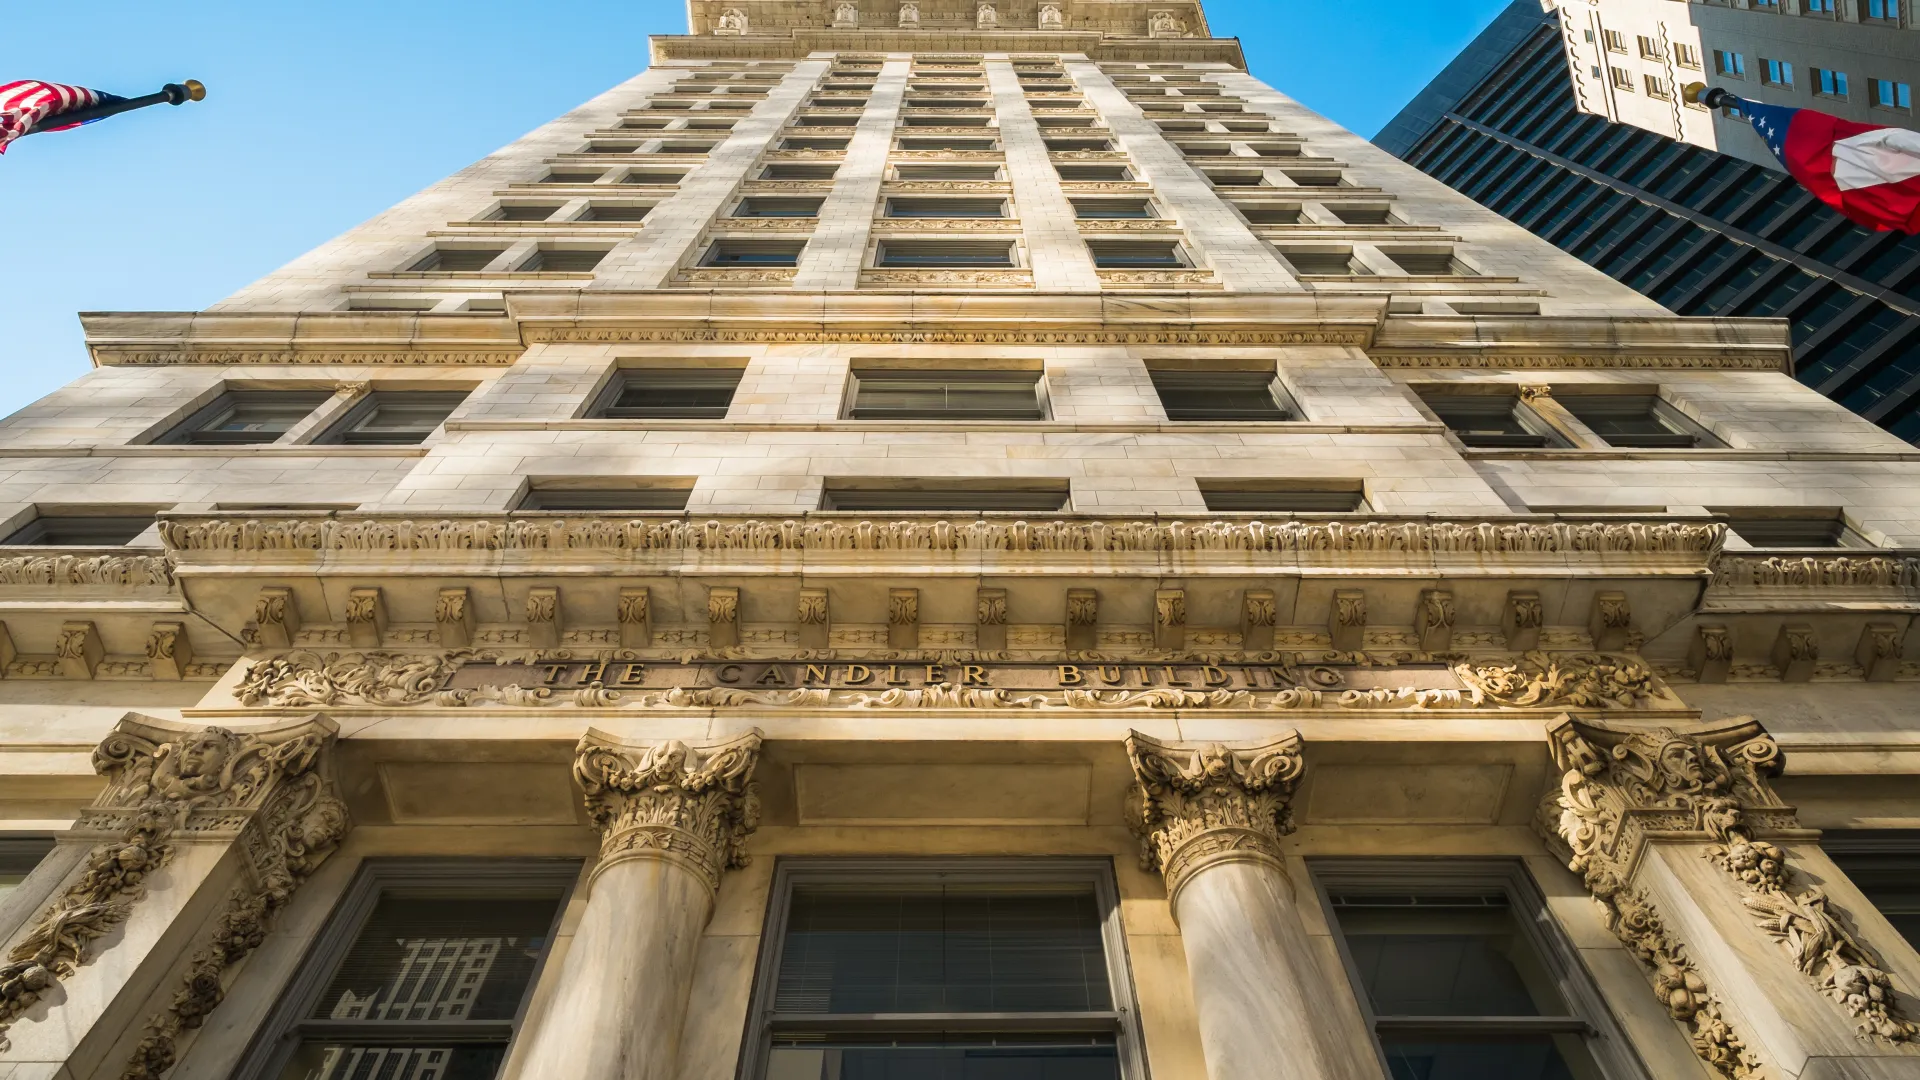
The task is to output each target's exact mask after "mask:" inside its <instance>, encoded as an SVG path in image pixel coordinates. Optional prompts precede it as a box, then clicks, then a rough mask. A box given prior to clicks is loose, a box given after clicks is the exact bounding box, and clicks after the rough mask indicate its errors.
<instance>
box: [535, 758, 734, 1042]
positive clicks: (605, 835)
mask: <svg viewBox="0 0 1920 1080" xmlns="http://www.w3.org/2000/svg"><path fill="white" fill-rule="evenodd" d="M759 752H760V736H759V735H758V734H757V733H755V734H749V735H745V736H742V737H740V738H738V739H734V740H732V741H730V742H726V743H720V744H717V745H713V746H702V747H690V746H687V745H686V744H684V743H679V742H665V743H635V742H626V741H623V740H620V739H617V738H615V737H613V736H609V735H605V734H603V733H601V732H597V731H589V732H588V733H587V735H586V737H585V738H583V739H582V740H581V742H580V748H579V754H578V756H577V757H576V759H575V763H574V775H575V777H576V779H578V780H579V781H580V785H581V787H582V788H583V789H584V790H585V791H586V795H587V809H588V812H589V813H590V814H591V815H592V817H593V820H594V823H595V825H597V826H598V827H599V828H600V830H601V833H602V842H601V849H600V862H599V864H598V865H597V866H596V867H595V868H594V871H593V874H592V875H591V878H590V881H589V884H588V889H589V892H588V895H587V903H586V909H585V911H584V912H583V913H582V915H581V921H580V926H579V928H578V930H576V931H575V933H574V939H573V944H572V946H571V947H570V948H569V949H568V950H567V955H566V958H565V960H564V961H563V962H562V965H561V970H560V973H559V976H558V984H557V987H556V989H555V992H554V996H553V1000H552V1001H551V1002H550V1003H549V1005H548V1007H547V1009H546V1010H545V1012H544V1013H543V1014H542V1016H541V1017H540V1018H539V1020H538V1022H537V1024H536V1025H535V1026H534V1029H533V1030H531V1031H529V1032H528V1033H527V1035H526V1036H525V1037H526V1038H527V1039H528V1040H529V1041H528V1044H527V1048H526V1051H525V1052H524V1053H523V1054H520V1055H517V1056H518V1057H519V1059H520V1060H522V1061H525V1062H527V1063H529V1068H531V1069H537V1071H538V1074H539V1075H541V1076H565V1077H568V1078H569V1080H672V1077H673V1076H674V1075H675V1070H676V1069H677V1067H678V1063H679V1048H680V1033H681V1028H682V1027H683V1025H684V1024H685V1022H686V1013H687V1001H688V999H689V997H690V996H691V994H692V990H693V967H694V957H695V953H696V951H697V949H698V947H699V943H700V935H701V933H702V932H703V931H704V930H705V929H706V925H707V920H708V919H710V918H711V917H712V915H713V902H714V897H715V895H716V894H717V892H718V890H719V887H720V876H721V874H722V873H723V872H724V871H725V870H726V869H727V868H729V867H732V866H737V865H740V864H741V863H743V862H744V861H745V855H744V853H743V852H742V850H741V849H742V846H743V845H744V843H745V841H746V838H747V836H748V835H749V834H750V833H751V832H752V831H753V828H754V826H755V825H756V824H757V821H758V814H759V810H758V801H757V798H756V796H755V793H754V787H753V782H752V775H753V767H754V765H755V763H756V762H757V761H758V758H759Z"/></svg>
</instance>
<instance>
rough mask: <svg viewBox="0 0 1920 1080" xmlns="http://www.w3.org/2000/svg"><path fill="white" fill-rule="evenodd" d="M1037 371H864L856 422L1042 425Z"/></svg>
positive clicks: (855, 405)
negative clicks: (1030, 422) (1024, 422)
mask: <svg viewBox="0 0 1920 1080" xmlns="http://www.w3.org/2000/svg"><path fill="white" fill-rule="evenodd" d="M1039 381H1040V376H1039V373H1038V372H1033V371H973V372H967V371H863V372H859V373H857V374H856V377H855V383H854V398H853V410H852V418H853V419H855V420H1041V419H1045V417H1044V416H1043V415H1042V413H1041V410H1040V398H1039V392H1038V391H1039V387H1038V384H1039Z"/></svg>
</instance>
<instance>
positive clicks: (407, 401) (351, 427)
mask: <svg viewBox="0 0 1920 1080" xmlns="http://www.w3.org/2000/svg"><path fill="white" fill-rule="evenodd" d="M466 399H467V392H466V391H465V390H458V391H445V392H442V391H406V390H376V391H374V392H373V393H372V394H369V395H367V400H365V401H363V402H361V403H360V404H359V405H356V406H355V407H354V408H353V410H352V411H351V412H349V413H347V415H346V416H345V417H344V418H343V419H342V420H341V421H340V422H339V423H338V424H335V425H334V426H333V428H332V429H331V430H330V431H329V432H328V433H327V434H326V436H324V437H323V438H322V439H321V440H320V441H322V442H336V443H347V444H350V445H370V446H378V445H396V446H399V445H415V444H418V443H421V442H424V441H426V438H427V436H429V435H432V434H433V432H434V429H436V428H438V427H439V426H440V425H441V424H442V423H444V422H445V421H446V419H447V417H448V416H450V415H452V414H453V410H455V409H457V408H459V407H460V403H461V402H463V401H465V400H466Z"/></svg>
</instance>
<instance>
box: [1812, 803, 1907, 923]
mask: <svg viewBox="0 0 1920 1080" xmlns="http://www.w3.org/2000/svg"><path fill="white" fill-rule="evenodd" d="M1820 847H1821V849H1822V850H1824V851H1825V852H1826V853H1827V855H1828V856H1829V857H1830V858H1832V859H1833V861H1834V864H1835V865H1837V866H1838V867H1840V869H1841V870H1843V871H1845V872H1846V875H1847V878H1848V879H1849V880H1850V881H1852V882H1853V884H1854V887H1855V888H1857V889H1859V890H1860V892H1861V893H1862V894H1863V895H1865V896H1866V898H1867V900H1868V901H1869V902H1870V903H1872V904H1873V906H1874V907H1875V908H1877V909H1878V910H1879V912H1880V914H1881V915H1883V916H1885V917H1886V920H1887V921H1888V922H1890V923H1892V924H1893V928H1894V929H1895V930H1897V931H1899V932H1900V936H1901V937H1904V938H1906V939H1907V943H1908V944H1910V945H1920V834H1916V833H1911V832H1894V831H1891V830H1889V831H1884V832H1883V831H1880V830H1865V829H1862V830H1860V831H1857V832H1855V831H1833V832H1828V833H1826V834H1825V835H1823V836H1821V837H1820Z"/></svg>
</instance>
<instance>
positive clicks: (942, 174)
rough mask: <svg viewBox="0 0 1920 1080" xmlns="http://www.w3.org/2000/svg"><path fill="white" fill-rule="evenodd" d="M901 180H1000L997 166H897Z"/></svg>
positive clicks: (981, 181) (897, 172) (896, 171)
mask: <svg viewBox="0 0 1920 1080" xmlns="http://www.w3.org/2000/svg"><path fill="white" fill-rule="evenodd" d="M894 172H895V173H896V175H898V176H899V177H900V179H902V180H907V181H913V180H968V181H973V182H976V183H984V182H989V181H993V180H998V179H1000V167H999V166H998V165H897V166H895V167H894Z"/></svg>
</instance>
